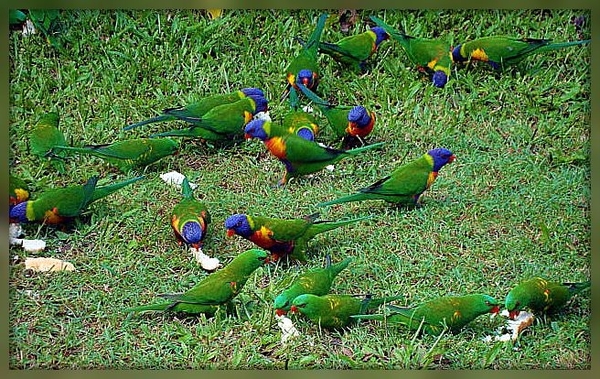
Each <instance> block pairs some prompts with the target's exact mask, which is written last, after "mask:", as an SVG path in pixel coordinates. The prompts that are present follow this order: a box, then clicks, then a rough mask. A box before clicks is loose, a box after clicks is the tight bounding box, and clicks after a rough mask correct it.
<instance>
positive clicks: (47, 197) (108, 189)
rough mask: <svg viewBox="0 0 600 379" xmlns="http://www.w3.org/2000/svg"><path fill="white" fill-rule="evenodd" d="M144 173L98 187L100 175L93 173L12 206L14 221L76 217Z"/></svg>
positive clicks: (56, 220) (54, 221) (52, 221)
mask: <svg viewBox="0 0 600 379" xmlns="http://www.w3.org/2000/svg"><path fill="white" fill-rule="evenodd" d="M142 178H143V176H138V177H136V178H132V179H128V180H124V181H122V182H119V183H115V184H108V185H105V186H102V187H96V184H97V183H98V177H97V176H92V177H91V178H89V179H88V181H87V182H86V183H85V184H84V185H74V186H68V187H61V188H52V189H49V190H46V191H44V192H43V193H41V194H40V195H39V196H37V197H36V198H35V199H34V200H27V201H24V202H22V203H19V204H17V205H15V206H14V207H12V209H11V210H10V220H11V222H21V223H25V222H35V221H38V222H44V223H46V224H61V223H64V222H66V221H69V220H70V219H72V218H75V217H77V216H79V215H81V213H82V212H83V211H84V210H85V209H86V208H87V206H88V205H90V204H91V203H93V202H94V201H96V200H98V199H101V198H103V197H105V196H108V195H110V194H112V193H113V192H115V191H117V190H119V189H121V188H123V187H125V186H127V185H129V184H132V183H134V182H137V181H138V180H140V179H142Z"/></svg>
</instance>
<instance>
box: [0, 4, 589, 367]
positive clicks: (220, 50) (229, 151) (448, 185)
mask: <svg viewBox="0 0 600 379" xmlns="http://www.w3.org/2000/svg"><path fill="white" fill-rule="evenodd" d="M330 13H331V16H330V19H332V20H336V18H337V16H336V15H335V13H336V12H334V11H331V12H330ZM318 14H319V11H317V10H303V11H289V10H283V11H269V10H261V11H242V10H236V11H232V10H229V11H225V13H224V17H223V18H222V19H219V20H216V21H211V20H209V19H208V17H207V16H206V14H205V13H204V12H203V11H193V10H181V11H168V10H165V11H133V10H132V11H116V12H113V11H98V10H85V11H78V12H77V13H72V12H63V13H62V15H61V19H62V21H63V26H64V28H63V30H62V34H61V36H62V37H63V39H64V42H63V43H64V45H63V50H62V51H58V50H57V49H56V48H54V47H52V46H50V45H48V44H47V43H46V42H45V41H44V39H43V38H42V37H40V36H39V35H34V36H31V37H27V38H24V37H23V36H22V35H21V34H20V33H16V32H11V34H10V40H9V50H10V51H9V53H10V147H11V150H10V161H11V162H10V170H11V172H12V173H14V174H16V175H18V176H21V177H22V178H24V179H25V180H27V181H29V182H30V183H31V186H32V190H33V191H32V195H33V197H35V196H36V194H38V193H40V192H41V191H43V190H44V189H45V188H47V187H58V186H63V185H70V184H74V183H83V182H84V181H85V179H87V178H88V177H89V176H91V175H93V174H100V175H101V177H102V182H111V181H116V180H121V179H123V178H124V177H125V175H123V174H122V173H120V172H118V171H117V170H116V169H115V168H113V167H110V166H107V165H105V164H102V162H101V161H100V160H98V159H97V158H93V157H78V158H76V159H73V160H71V161H69V162H68V163H67V168H68V169H67V172H66V173H65V174H59V173H57V172H56V171H55V170H54V169H53V168H52V166H50V165H47V164H45V163H44V162H41V161H40V160H38V159H37V158H36V157H32V156H30V155H29V154H28V146H27V136H28V131H29V130H30V128H31V127H32V125H34V124H35V122H36V121H37V118H38V117H39V116H40V115H41V114H42V113H44V112H49V111H53V110H56V111H58V112H59V113H60V115H61V123H60V128H61V130H62V131H63V132H64V133H65V135H66V136H67V138H68V140H70V141H72V142H73V143H74V144H76V145H82V144H90V143H110V142H113V141H116V140H121V139H127V138H133V137H138V136H146V135H148V134H150V133H151V132H155V131H159V130H161V131H162V130H167V129H168V128H175V127H177V126H178V125H177V123H169V124H167V123H164V124H156V125H154V126H148V127H144V128H139V129H136V131H131V132H123V131H122V130H121V128H122V127H123V126H125V125H127V124H129V123H131V122H136V121H139V120H142V119H145V118H148V117H151V116H154V115H156V114H157V113H156V112H157V111H159V110H161V109H163V108H165V107H169V106H176V105H180V104H185V103H188V102H191V101H194V100H197V99H199V98H201V97H203V96H205V95H208V94H211V93H222V92H225V91H231V90H235V89H239V88H241V87H246V86H257V87H260V88H262V89H264V91H265V92H266V94H267V97H268V98H269V99H270V101H271V103H270V114H271V117H272V118H273V119H275V120H281V118H282V117H283V115H284V114H285V112H286V104H285V103H284V104H280V103H279V96H280V95H281V93H282V91H283V88H284V74H283V71H284V69H285V67H286V66H287V64H288V62H289V60H290V59H291V57H292V56H293V54H294V53H295V52H296V51H297V50H298V48H299V46H298V44H297V43H296V42H295V40H294V38H293V37H294V36H296V35H298V36H304V37H306V36H307V35H308V34H310V32H311V31H312V27H313V26H314V21H315V20H316V17H317V16H318ZM370 14H371V13H370V12H367V11H361V12H359V15H360V19H359V22H358V23H357V24H356V25H355V26H354V27H353V28H352V29H351V32H359V31H363V30H364V29H365V23H366V22H367V21H368V16H369V15H370ZM374 14H377V15H378V16H380V17H382V18H384V19H385V20H386V21H387V22H389V23H390V24H391V25H394V26H396V25H403V26H404V27H405V28H406V30H407V32H408V33H410V34H413V35H416V36H421V37H427V38H439V37H444V38H448V40H449V41H451V43H452V44H453V45H454V44H456V43H458V42H459V41H462V40H464V39H468V38H474V37H477V36H483V35H494V34H506V35H515V36H523V37H524V36H530V37H537V38H541V37H544V38H553V39H555V40H557V41H563V40H567V39H569V40H571V39H576V38H577V32H576V30H575V28H574V26H573V25H572V24H571V21H570V20H571V17H573V16H578V15H580V14H586V15H587V17H588V21H589V17H590V13H589V12H586V11H573V10H549V11H545V12H542V11H538V10H530V11H522V10H517V11H458V10H456V11H454V10H453V11H427V10H421V11H389V10H388V11H383V10H381V11H376V12H374ZM584 33H587V36H588V37H587V38H589V22H588V26H587V27H586V29H585V30H584ZM234 36H235V38H233V37H234ZM341 37H342V34H341V32H340V31H339V28H338V26H337V24H336V23H335V22H330V23H328V24H327V26H326V29H325V32H324V35H323V39H324V40H328V41H335V40H337V39H339V38H341ZM320 61H321V63H322V67H323V80H322V82H321V84H320V91H321V93H322V94H323V95H324V96H327V97H330V98H332V99H336V100H339V102H341V103H349V104H352V103H364V104H366V105H367V106H369V107H373V108H375V109H376V111H377V115H378V120H377V124H376V126H375V129H374V131H373V133H372V135H371V136H369V137H368V140H369V142H376V141H386V145H385V146H384V147H383V149H382V150H381V151H377V152H367V153H365V154H363V155H361V156H359V157H356V158H352V159H346V160H344V161H342V162H340V163H338V164H337V165H336V169H335V170H334V171H333V172H329V171H322V172H319V173H317V174H315V175H313V176H312V177H306V178H300V179H297V180H293V181H292V182H291V183H290V184H289V185H288V186H287V187H285V188H282V189H274V188H272V185H273V184H274V183H275V182H276V181H277V180H278V179H279V178H280V177H281V174H282V172H283V171H282V170H283V167H282V165H281V164H280V163H279V162H277V161H276V160H274V159H273V158H272V157H271V156H270V155H269V154H268V153H267V152H266V149H265V148H264V146H263V145H262V144H261V143H260V142H258V141H245V142H243V143H239V144H237V145H235V146H233V147H227V148H221V147H210V146H206V145H203V144H202V143H201V142H199V141H194V140H182V143H183V145H182V146H183V147H182V150H181V152H180V154H179V155H177V156H174V157H167V158H165V159H163V160H161V161H159V162H158V163H156V164H154V165H151V166H149V167H148V168H147V169H146V170H145V173H146V175H147V179H146V180H144V181H141V182H138V183H135V184H134V185H132V186H129V187H127V188H124V189H122V190H120V191H119V192H118V193H117V194H115V195H112V196H110V197H108V198H106V199H103V200H100V201H98V202H97V203H95V204H93V205H92V206H91V207H90V209H89V212H88V213H87V214H86V215H85V216H84V217H82V218H81V219H79V220H77V221H76V222H75V224H74V226H73V227H72V228H70V229H68V230H67V231H65V232H63V231H61V230H60V229H55V228H49V227H45V226H42V227H40V226H39V225H27V226H26V227H25V231H26V233H27V238H43V239H44V240H46V242H47V250H46V251H45V252H44V253H43V255H46V256H53V257H58V258H61V259H65V260H68V261H70V262H72V263H73V264H74V265H75V266H76V268H77V271H76V272H68V273H52V274H47V273H31V272H26V271H25V270H24V269H23V265H22V264H19V263H18V261H16V262H15V263H13V264H11V266H10V282H9V296H10V305H9V312H10V313H9V315H10V334H9V337H10V347H9V354H10V356H9V366H10V367H11V368H13V369H30V368H35V369H40V368H41V369H50V368H60V369H67V368H82V369H102V368H157V369H185V368H195V369H199V368H219V369H227V368H228V369H231V368H255V369H256V368H285V367H287V368H295V369H296V368H302V369H306V368H307V369H312V368H332V369H346V368H365V369H366V368H374V369H416V368H427V369H471V368H475V369H589V368H590V366H591V352H590V347H591V344H590V324H589V321H590V303H591V301H590V297H589V292H587V293H585V294H583V295H581V296H578V297H576V298H575V299H573V301H572V302H571V303H570V304H569V306H568V307H567V308H566V309H565V310H564V311H563V312H560V313H559V314H557V315H555V316H553V317H552V318H551V319H548V320H546V322H541V321H539V322H536V324H535V325H534V326H532V327H531V328H529V329H528V330H527V331H526V332H525V334H524V335H522V336H521V338H520V340H519V343H518V345H517V346H516V348H515V347H514V346H513V345H512V344H510V343H496V344H491V343H487V342H483V341H482V338H483V337H484V336H485V335H488V334H491V333H492V332H493V331H494V330H495V329H496V327H497V326H498V325H499V323H500V322H501V320H500V319H499V318H495V319H492V320H490V319H489V318H488V317H487V316H483V317H480V318H478V319H477V320H476V321H474V322H473V323H471V324H470V325H468V326H467V327H466V328H465V329H464V330H463V331H461V332H460V333H458V334H455V335H452V334H444V335H442V336H441V337H440V338H439V339H438V338H436V337H431V336H423V337H418V338H415V336H414V335H413V333H411V332H409V331H407V330H405V329H402V328H385V327H383V325H382V324H380V323H376V322H371V323H369V322H362V323H360V324H359V325H358V326H356V327H353V328H351V329H350V330H348V331H345V332H329V331H321V330H319V328H318V327H317V326H315V325H312V324H310V323H309V322H306V321H305V320H303V319H299V318H294V320H295V325H296V327H297V328H299V330H300V331H301V333H302V335H301V336H300V337H299V339H298V340H297V341H296V342H294V343H292V344H290V345H288V346H282V345H281V343H280V330H279V328H278V327H277V324H276V320H275V318H274V316H273V308H272V301H273V299H274V297H275V296H276V295H277V294H278V293H279V291H280V290H281V289H282V286H283V284H282V283H286V282H287V281H289V280H290V278H293V277H294V276H295V275H297V274H298V272H299V269H298V268H296V267H294V266H291V267H288V266H286V265H277V266H275V265H271V266H267V267H264V268H261V269H259V270H257V272H256V274H255V275H254V276H253V277H252V278H251V279H250V280H249V282H248V283H247V285H246V287H245V288H244V290H243V291H242V293H241V294H240V295H239V296H238V297H237V298H236V299H235V304H236V309H237V312H236V313H237V314H236V315H234V316H227V315H226V314H225V313H224V312H223V313H219V314H217V316H216V317H215V318H213V319H208V320H207V319H205V318H203V317H199V318H195V317H188V318H181V317H178V316H173V315H168V314H145V315H141V316H133V317H130V316H128V315H127V314H125V313H123V312H122V309H124V308H126V307H129V306H134V305H139V304H144V303H150V302H154V301H155V300H156V297H155V294H157V293H165V292H180V291H185V290H186V289H189V288H190V287H191V286H193V285H194V284H195V283H197V282H198V281H199V280H201V279H202V278H204V277H205V276H206V275H207V273H205V272H204V271H203V270H202V269H201V268H200V267H199V266H198V265H197V263H196V262H195V261H194V260H193V259H192V257H191V255H190V254H189V253H188V252H186V250H185V249H184V248H182V247H179V246H178V245H177V242H176V240H175V238H174V236H173V235H172V231H171V228H170V226H169V215H170V211H171V209H172V207H173V206H174V205H175V204H176V202H177V201H178V200H179V198H180V193H179V191H178V190H177V189H175V188H174V187H169V186H167V185H165V184H164V183H163V182H162V181H161V179H160V178H159V177H158V175H159V174H160V173H163V172H166V171H170V170H177V171H179V172H182V173H184V174H186V175H187V176H188V177H189V178H190V180H191V181H192V182H195V183H198V184H199V188H198V190H197V191H196V194H197V195H198V197H200V198H202V199H203V200H204V201H205V202H206V203H207V204H208V205H209V207H210V212H211V215H212V219H213V223H212V224H211V225H210V226H209V228H210V229H209V234H208V237H207V240H206V242H205V247H204V251H205V252H206V253H207V254H209V255H211V256H216V257H218V258H219V259H220V260H221V261H222V262H223V263H227V262H228V261H229V260H230V259H231V258H232V257H234V256H235V255H237V254H238V253H239V252H241V251H244V250H246V249H248V248H250V247H251V246H252V245H251V244H250V243H249V242H247V241H245V240H242V239H241V238H233V239H228V238H226V236H225V230H224V227H223V222H224V220H225V218H226V217H227V216H229V215H231V214H233V213H238V212H240V213H241V212H247V213H250V214H261V215H265V216H271V217H282V218H294V217H301V216H303V215H306V214H310V213H312V212H315V211H318V210H320V211H322V212H323V218H325V219H337V218H341V217H348V216H352V215H372V216H373V219H371V220H369V221H366V222H363V223H361V224H356V225H352V226H348V227H345V228H342V229H338V230H334V231H331V232H328V233H326V234H324V235H320V236H318V237H317V238H315V240H314V241H312V243H311V244H310V246H311V253H312V255H311V257H310V260H309V262H308V264H307V265H306V268H310V267H316V266H319V265H321V264H322V262H323V257H324V256H325V255H326V254H330V255H331V256H332V259H333V260H335V261H338V260H341V259H343V258H344V257H346V256H353V257H354V258H355V260H354V262H353V264H352V265H351V266H350V267H349V268H348V269H347V270H345V271H344V272H343V273H342V274H341V275H340V276H339V277H338V279H337V281H336V282H335V284H334V287H333V289H332V292H335V293H372V294H373V295H375V296H384V295H392V294H403V295H405V297H406V299H405V301H401V302H399V303H400V304H406V305H411V304H416V303H418V302H420V301H425V300H428V299H431V298H434V297H437V296H442V295H448V294H467V293H473V292H484V293H488V294H490V295H492V296H494V297H496V298H497V299H504V296H505V295H506V293H507V292H508V291H509V290H510V288H511V287H512V286H514V285H515V284H516V283H517V282H519V281H520V280H522V279H525V278H528V277H530V276H533V275H542V276H546V277H549V278H552V279H556V280H564V281H580V280H586V279H587V278H589V277H590V234H591V233H590V227H591V221H590V165H589V157H590V129H591V128H590V124H589V122H590V121H589V120H590V113H591V111H590V94H591V87H590V67H591V66H590V50H589V48H579V47H576V48H570V49H565V50H559V51H554V52H551V53H548V54H545V55H537V56H533V57H530V58H528V59H526V60H525V61H524V62H522V63H521V64H519V65H518V66H516V67H513V68H510V69H508V70H507V71H505V72H503V73H501V74H496V73H493V72H491V71H490V70H489V69H487V67H485V65H476V66H474V67H471V68H469V69H453V73H452V76H451V79H450V81H449V82H448V84H447V86H446V87H445V88H444V89H442V90H441V89H438V88H435V87H433V86H432V85H431V84H430V83H429V82H427V81H426V80H425V79H424V78H423V77H422V76H420V75H419V73H418V72H417V71H416V70H415V69H414V68H413V67H412V66H411V64H410V63H409V62H408V61H407V59H406V56H405V54H404V52H403V51H402V50H401V48H400V46H399V45H398V44H397V43H395V42H394V41H387V42H385V43H383V44H382V45H381V48H380V51H379V52H378V54H377V55H376V57H375V59H374V60H373V63H372V65H371V69H370V71H369V72H368V74H366V75H360V76H358V75H355V74H352V73H350V72H346V71H344V70H343V69H342V68H340V66H339V65H337V64H336V63H335V62H333V61H332V60H330V59H329V58H328V57H326V56H323V57H321V58H320ZM323 125H325V126H323V127H322V132H321V134H320V135H319V140H320V141H322V142H325V143H331V144H332V143H334V141H333V133H332V132H331V131H330V130H328V129H327V126H326V123H325V122H323ZM442 146H443V147H447V148H450V149H451V150H452V151H453V152H454V153H455V154H456V155H457V157H458V160H457V161H456V162H454V163H452V164H450V165H448V166H446V167H445V168H444V169H443V170H442V171H441V173H440V176H439V177H438V180H437V181H436V183H435V185H434V186H433V187H432V188H431V189H430V190H429V191H428V192H426V193H425V195H424V198H423V203H424V206H423V207H421V208H418V209H415V210H407V209H396V208H394V207H391V206H390V205H388V204H385V203H383V202H377V201H371V202H363V203H348V204H343V205H338V206H333V207H331V208H329V209H319V208H317V207H316V206H315V205H316V204H317V203H319V202H321V201H325V200H330V199H332V198H334V197H335V196H339V195H343V194H347V193H350V192H352V191H354V190H355V189H357V188H359V187H362V186H365V185H368V184H371V183H372V182H374V181H375V180H377V179H378V178H380V177H382V176H384V175H386V174H388V173H389V172H391V170H393V168H394V167H396V166H398V165H399V164H401V163H403V162H405V161H408V160H411V159H414V158H416V157H418V156H420V155H422V154H423V153H425V152H426V151H427V150H428V149H430V148H433V147H442ZM10 255H11V258H12V257H15V256H19V257H20V259H23V258H24V256H27V255H28V254H27V253H25V252H23V251H22V250H20V248H17V247H11V249H10ZM32 255H34V254H32ZM13 261H14V260H13Z"/></svg>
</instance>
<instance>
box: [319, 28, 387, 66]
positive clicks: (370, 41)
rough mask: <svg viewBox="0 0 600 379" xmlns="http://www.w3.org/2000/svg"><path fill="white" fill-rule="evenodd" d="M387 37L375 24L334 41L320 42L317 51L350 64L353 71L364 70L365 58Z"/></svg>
mask: <svg viewBox="0 0 600 379" xmlns="http://www.w3.org/2000/svg"><path fill="white" fill-rule="evenodd" d="M389 37H390V36H389V34H388V33H387V32H386V31H385V30H384V29H383V28H382V27H379V26H375V27H373V28H371V29H370V30H368V31H366V32H364V33H360V34H356V35H353V36H347V37H344V38H342V39H341V40H339V41H337V42H335V43H329V42H320V43H319V52H320V53H323V54H327V55H329V56H330V57H332V58H333V59H334V60H336V61H337V62H340V63H342V64H344V65H348V66H350V67H351V68H352V69H353V70H355V71H364V70H365V65H366V61H367V59H369V58H370V57H371V56H372V55H373V54H374V53H375V52H376V51H377V48H378V47H379V44H380V43H381V42H383V41H385V40H387V39H389Z"/></svg>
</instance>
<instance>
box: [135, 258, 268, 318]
mask: <svg viewBox="0 0 600 379" xmlns="http://www.w3.org/2000/svg"><path fill="white" fill-rule="evenodd" d="M268 256H269V255H268V254H267V252H266V251H264V250H260V249H251V250H247V251H245V252H243V253H240V254H239V255H237V256H236V257H235V258H234V259H233V260H232V261H231V262H229V264H227V265H226V266H225V267H223V268H222V269H220V270H218V271H215V272H214V273H212V274H209V275H208V276H207V277H205V278H204V279H203V280H202V281H200V282H199V283H198V284H196V285H195V286H194V287H192V288H191V289H190V290H188V291H186V292H184V293H179V294H161V295H158V296H160V297H163V298H166V299H168V300H169V301H168V302H163V303H158V304H150V305H143V306H139V307H134V308H127V309H125V312H143V311H169V312H181V313H186V314H190V315H195V314H201V313H205V314H207V315H208V316H212V315H213V314H214V313H215V312H216V311H217V309H218V306H220V305H229V304H230V302H231V300H232V299H233V298H234V297H235V296H237V295H238V294H239V293H240V291H241V290H242V288H243V287H244V285H245V284H246V282H247V281H248V279H249V278H250V275H252V273H253V272H254V271H256V269H258V268H259V267H261V266H262V265H263V264H264V263H265V262H266V260H267V258H268Z"/></svg>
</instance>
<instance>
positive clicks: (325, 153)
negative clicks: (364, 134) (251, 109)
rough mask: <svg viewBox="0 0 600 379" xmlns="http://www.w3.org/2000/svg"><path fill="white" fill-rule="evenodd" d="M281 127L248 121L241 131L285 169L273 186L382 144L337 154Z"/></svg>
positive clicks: (338, 151)
mask: <svg viewBox="0 0 600 379" xmlns="http://www.w3.org/2000/svg"><path fill="white" fill-rule="evenodd" d="M282 129H283V128H282V127H281V126H278V125H276V124H273V123H271V122H270V121H265V120H252V121H250V122H249V123H248V125H246V128H245V129H244V132H245V137H246V139H250V138H258V139H259V140H261V141H263V143H264V144H265V146H266V147H267V149H268V150H269V152H270V153H271V154H272V155H273V156H275V157H276V158H277V159H279V161H280V162H281V163H283V164H284V166H285V174H284V176H283V178H282V179H281V180H280V181H279V182H278V183H277V186H282V185H285V184H286V183H287V182H288V180H289V179H290V178H293V177H298V176H303V175H308V174H312V173H314V172H317V171H320V170H322V169H323V168H325V167H326V166H328V165H332V164H334V163H335V162H337V161H339V160H341V159H343V158H346V157H351V156H356V155H358V154H360V153H363V152H365V151H367V150H371V149H375V148H379V147H380V146H381V145H383V144H384V143H383V142H379V143H374V144H372V145H367V146H363V147H360V148H356V149H351V150H337V149H333V148H330V147H326V146H323V145H320V144H318V143H316V142H314V141H307V140H305V139H304V138H302V137H299V136H297V135H295V134H289V133H287V132H286V131H285V130H282Z"/></svg>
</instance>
